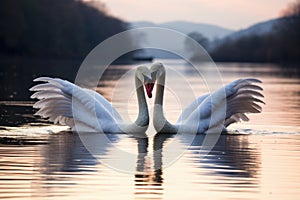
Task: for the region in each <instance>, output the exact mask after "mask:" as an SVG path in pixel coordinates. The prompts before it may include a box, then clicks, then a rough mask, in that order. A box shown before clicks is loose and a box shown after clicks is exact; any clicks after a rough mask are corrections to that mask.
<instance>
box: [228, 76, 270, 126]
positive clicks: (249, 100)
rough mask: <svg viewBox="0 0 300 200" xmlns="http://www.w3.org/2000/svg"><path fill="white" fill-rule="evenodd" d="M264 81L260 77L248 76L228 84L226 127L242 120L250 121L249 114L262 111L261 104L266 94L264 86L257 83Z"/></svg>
mask: <svg viewBox="0 0 300 200" xmlns="http://www.w3.org/2000/svg"><path fill="white" fill-rule="evenodd" d="M260 83H262V82H261V81H260V80H258V79H253V78H248V79H239V80H236V81H234V82H232V83H230V84H228V85H227V86H225V88H226V92H227V102H226V104H227V111H226V119H225V123H224V125H225V127H228V126H229V125H231V124H233V123H237V122H241V121H249V118H248V116H247V114H250V113H261V112H262V107H261V104H265V102H264V101H263V100H262V98H264V95H263V94H262V93H261V91H263V89H262V87H260V86H259V85H257V84H260Z"/></svg>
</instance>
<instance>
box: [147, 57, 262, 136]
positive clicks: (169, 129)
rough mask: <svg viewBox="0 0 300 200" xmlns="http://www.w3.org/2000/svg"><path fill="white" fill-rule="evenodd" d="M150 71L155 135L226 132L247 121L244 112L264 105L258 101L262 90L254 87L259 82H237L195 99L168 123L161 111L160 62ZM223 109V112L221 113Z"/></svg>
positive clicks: (162, 82) (162, 83) (162, 73)
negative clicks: (219, 129)
mask: <svg viewBox="0 0 300 200" xmlns="http://www.w3.org/2000/svg"><path fill="white" fill-rule="evenodd" d="M150 72H151V77H152V83H156V95H155V101H154V102H155V104H154V110H153V125H154V128H155V130H156V131H157V132H160V133H177V132H184V133H195V132H196V133H205V132H206V133H207V131H208V129H209V127H216V126H220V125H221V126H222V130H223V131H226V127H228V126H229V125H230V124H232V123H235V122H240V121H249V118H248V117H247V116H246V114H247V113H260V112H261V111H262V108H261V106H260V105H258V103H262V104H264V102H263V101H262V100H260V99H259V98H263V97H264V96H263V95H262V94H261V92H260V91H262V88H261V87H260V86H258V85H256V83H261V81H260V80H258V79H254V78H246V79H238V80H236V81H233V82H232V83H229V84H227V85H226V86H225V87H223V88H220V89H219V90H216V91H214V92H213V93H211V94H206V95H203V96H200V97H198V98H197V99H196V100H195V101H193V102H192V103H191V104H190V105H189V106H187V108H185V109H184V110H183V112H182V114H181V116H180V117H179V119H178V121H177V122H176V123H175V124H171V123H170V122H169V121H168V120H167V119H166V117H165V115H164V112H163V96H164V88H165V78H166V69H165V67H164V65H163V64H162V63H154V64H153V65H152V66H151V68H150ZM150 96H152V95H150ZM212 98H214V99H213V100H212ZM224 106H226V107H224ZM222 107H223V108H222ZM222 109H223V110H224V112H225V113H224V112H223V114H222ZM219 113H221V114H219ZM224 114H225V115H224Z"/></svg>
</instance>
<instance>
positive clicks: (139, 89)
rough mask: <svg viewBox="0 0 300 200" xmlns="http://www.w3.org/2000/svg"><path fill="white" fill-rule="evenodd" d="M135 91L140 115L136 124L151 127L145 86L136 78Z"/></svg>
mask: <svg viewBox="0 0 300 200" xmlns="http://www.w3.org/2000/svg"><path fill="white" fill-rule="evenodd" d="M135 89H136V95H137V100H138V106H139V114H138V117H137V119H136V120H135V122H134V124H136V125H138V126H141V127H144V126H148V125H149V111H148V105H147V101H146V97H145V92H144V85H143V83H142V82H141V80H140V79H139V78H138V77H137V76H135Z"/></svg>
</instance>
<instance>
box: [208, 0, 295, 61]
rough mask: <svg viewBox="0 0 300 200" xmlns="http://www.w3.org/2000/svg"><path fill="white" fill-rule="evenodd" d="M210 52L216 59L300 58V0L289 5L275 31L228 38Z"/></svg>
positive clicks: (291, 59) (273, 59)
mask: <svg viewBox="0 0 300 200" xmlns="http://www.w3.org/2000/svg"><path fill="white" fill-rule="evenodd" d="M210 54H211V56H212V58H213V59H214V60H215V61H229V62H230V61H234V62H300V1H299V0H298V1H297V2H296V3H294V4H293V5H291V6H290V7H289V8H288V9H287V11H286V12H285V16H284V17H282V18H281V19H278V22H277V23H276V24H275V25H274V27H273V30H272V31H271V32H268V33H265V34H263V35H248V36H244V37H240V38H238V39H228V40H226V39H225V40H224V41H223V42H222V43H221V44H220V45H218V46H217V47H215V48H213V49H212V50H211V52H210Z"/></svg>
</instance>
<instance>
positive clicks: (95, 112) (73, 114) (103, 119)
mask: <svg viewBox="0 0 300 200" xmlns="http://www.w3.org/2000/svg"><path fill="white" fill-rule="evenodd" d="M148 71H149V69H148V68H146V67H144V66H139V67H137V70H136V74H135V84H136V92H137V96H138V103H139V112H140V114H139V116H138V118H137V120H136V121H135V122H134V123H132V124H126V123H124V122H123V120H122V118H121V116H120V115H119V113H118V112H117V111H116V109H115V108H114V107H113V106H112V105H111V103H110V102H109V101H107V100H106V99H105V98H104V97H103V96H102V95H100V94H99V93H97V92H95V91H93V90H89V89H85V88H81V87H79V86H77V85H75V84H73V83H70V82H68V81H66V80H62V79H59V78H49V77H40V78H37V79H35V80H34V81H35V82H44V83H42V84H38V85H35V86H34V87H32V88H31V89H30V91H34V92H35V93H34V94H33V95H32V96H31V98H34V99H38V101H37V102H36V103H35V104H34V105H33V107H34V108H36V109H39V110H38V111H37V112H36V113H35V114H36V115H39V116H41V117H42V118H46V119H48V120H49V121H50V122H54V123H56V124H61V125H67V126H69V127H71V128H72V130H77V131H87V132H98V131H103V132H110V133H122V132H126V133H134V132H144V131H146V129H147V127H148V124H149V114H148V107H147V103H146V99H145V94H144V89H143V85H144V82H145V81H146V80H147V79H148V77H146V74H149V72H148Z"/></svg>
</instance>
